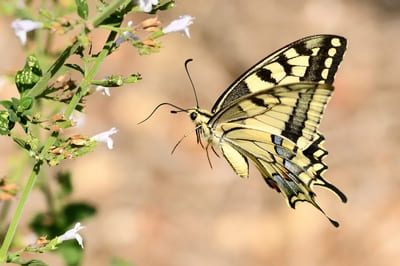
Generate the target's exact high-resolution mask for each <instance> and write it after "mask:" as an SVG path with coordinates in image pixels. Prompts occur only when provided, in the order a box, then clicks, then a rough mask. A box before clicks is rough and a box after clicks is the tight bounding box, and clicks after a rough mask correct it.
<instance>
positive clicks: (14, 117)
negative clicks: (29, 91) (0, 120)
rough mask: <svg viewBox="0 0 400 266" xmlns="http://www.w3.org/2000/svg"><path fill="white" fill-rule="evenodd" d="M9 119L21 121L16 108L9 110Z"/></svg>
mask: <svg viewBox="0 0 400 266" xmlns="http://www.w3.org/2000/svg"><path fill="white" fill-rule="evenodd" d="M9 120H10V121H11V122H13V123H15V122H19V121H20V120H19V117H18V115H17V113H15V112H14V110H10V111H9Z"/></svg>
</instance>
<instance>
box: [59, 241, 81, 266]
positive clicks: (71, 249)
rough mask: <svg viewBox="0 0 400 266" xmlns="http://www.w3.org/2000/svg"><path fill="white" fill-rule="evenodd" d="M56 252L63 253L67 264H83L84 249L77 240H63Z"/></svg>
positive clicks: (73, 265) (72, 265) (70, 265)
mask: <svg viewBox="0 0 400 266" xmlns="http://www.w3.org/2000/svg"><path fill="white" fill-rule="evenodd" d="M56 252H57V253H61V254H62V256H63V258H64V260H65V265H68V266H75V265H81V261H82V259H83V250H82V248H81V247H80V246H79V244H78V243H77V242H76V241H72V240H71V241H65V242H63V243H62V244H61V245H60V246H59V248H58V249H57V251H56Z"/></svg>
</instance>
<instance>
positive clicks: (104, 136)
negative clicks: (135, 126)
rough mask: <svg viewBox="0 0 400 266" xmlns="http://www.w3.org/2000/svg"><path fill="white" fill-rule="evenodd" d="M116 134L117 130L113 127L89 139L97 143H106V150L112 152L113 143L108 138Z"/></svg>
mask: <svg viewBox="0 0 400 266" xmlns="http://www.w3.org/2000/svg"><path fill="white" fill-rule="evenodd" d="M117 132H118V130H117V129H116V128H115V127H113V128H111V129H110V130H108V131H106V132H102V133H99V134H97V135H95V136H93V137H92V138H91V139H92V140H95V141H97V142H104V143H107V148H108V149H110V150H112V148H113V145H114V141H113V140H112V138H111V137H110V136H111V135H113V134H115V133H117Z"/></svg>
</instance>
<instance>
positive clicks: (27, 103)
mask: <svg viewBox="0 0 400 266" xmlns="http://www.w3.org/2000/svg"><path fill="white" fill-rule="evenodd" d="M32 105H33V98H32V97H22V98H21V99H20V106H21V107H22V108H23V110H29V109H31V107H32Z"/></svg>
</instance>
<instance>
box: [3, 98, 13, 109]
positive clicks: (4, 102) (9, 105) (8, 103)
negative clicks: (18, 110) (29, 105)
mask: <svg viewBox="0 0 400 266" xmlns="http://www.w3.org/2000/svg"><path fill="white" fill-rule="evenodd" d="M0 104H1V105H3V106H4V107H5V108H7V109H10V108H11V106H12V102H11V101H6V100H4V101H0Z"/></svg>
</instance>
